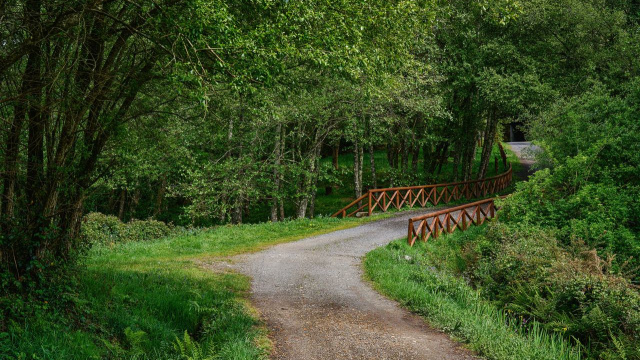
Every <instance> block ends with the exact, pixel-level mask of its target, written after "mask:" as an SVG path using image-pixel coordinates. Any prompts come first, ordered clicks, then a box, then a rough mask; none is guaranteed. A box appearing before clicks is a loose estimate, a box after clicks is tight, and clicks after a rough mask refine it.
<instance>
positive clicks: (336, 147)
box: [332, 140, 340, 170]
mask: <svg viewBox="0 0 640 360" xmlns="http://www.w3.org/2000/svg"><path fill="white" fill-rule="evenodd" d="M332 150H333V168H334V169H335V170H338V169H339V168H340V164H339V163H338V157H339V156H340V140H338V142H337V143H336V145H334V146H333V149H332Z"/></svg>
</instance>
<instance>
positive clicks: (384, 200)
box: [382, 190, 387, 211]
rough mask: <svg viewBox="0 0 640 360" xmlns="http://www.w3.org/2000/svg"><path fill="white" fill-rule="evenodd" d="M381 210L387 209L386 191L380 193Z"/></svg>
mask: <svg viewBox="0 0 640 360" xmlns="http://www.w3.org/2000/svg"><path fill="white" fill-rule="evenodd" d="M382 211H387V191H386V190H385V191H384V192H383V193H382Z"/></svg>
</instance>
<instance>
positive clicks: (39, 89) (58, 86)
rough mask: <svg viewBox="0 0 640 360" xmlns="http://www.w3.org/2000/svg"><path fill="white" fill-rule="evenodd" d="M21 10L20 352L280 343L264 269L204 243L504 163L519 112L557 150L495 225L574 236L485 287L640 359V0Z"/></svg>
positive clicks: (86, 4) (6, 172)
mask: <svg viewBox="0 0 640 360" xmlns="http://www.w3.org/2000/svg"><path fill="white" fill-rule="evenodd" d="M0 24H1V25H2V26H0V124H1V125H0V350H1V351H2V353H0V357H5V356H4V353H8V354H11V357H17V358H34V357H39V358H52V357H53V358H60V357H63V358H64V357H70V356H75V355H74V354H82V355H86V357H89V358H90V357H102V358H109V357H112V358H123V357H124V358H127V357H129V358H136V357H145V356H146V357H150V358H153V357H157V356H164V354H167V356H174V355H175V356H176V357H180V356H182V357H183V358H185V357H187V358H189V357H192V358H198V357H201V358H202V357H204V358H206V357H207V356H208V355H209V352H210V351H213V353H214V355H215V356H218V357H226V356H231V355H229V354H231V353H227V351H230V352H233V353H234V354H245V355H246V356H249V357H251V356H260V354H262V352H261V350H259V349H260V348H261V346H262V345H260V344H262V341H260V340H258V345H256V344H255V340H254V339H261V338H263V335H262V334H263V330H260V328H259V326H258V327H256V323H255V320H254V319H253V317H252V316H251V315H250V312H249V311H248V310H247V308H246V307H245V306H244V305H242V306H241V305H238V304H241V303H242V302H243V301H244V299H243V292H244V291H246V288H247V282H246V279H242V278H240V277H237V276H236V275H228V274H209V273H204V272H203V271H202V270H201V269H200V268H199V267H198V266H199V265H196V264H195V263H194V262H193V259H194V258H198V259H200V260H202V258H206V257H207V256H223V255H229V254H235V253H239V252H243V251H253V250H256V249H258V248H261V247H262V246H267V245H268V244H273V243H277V242H280V241H287V240H292V239H294V238H297V236H303V235H309V234H312V233H313V232H314V231H325V230H326V231H328V230H329V229H335V228H339V227H340V226H350V224H355V223H357V222H358V221H364V220H346V221H345V222H344V223H340V224H339V223H338V222H337V221H338V220H330V219H325V218H322V219H318V220H314V221H310V220H306V219H313V218H316V217H317V215H319V214H330V213H332V212H334V211H336V210H338V209H339V208H340V207H342V206H343V205H345V204H346V203H348V202H349V200H350V199H353V198H357V197H359V196H360V195H361V194H363V193H364V192H365V191H366V190H367V189H368V188H375V187H380V186H397V185H415V184H425V183H431V182H438V181H445V182H450V181H464V180H471V179H477V178H484V177H487V176H491V175H492V174H493V173H495V172H499V170H498V171H496V170H495V168H494V167H493V164H494V161H495V159H496V155H497V154H498V152H497V151H498V150H496V145H497V144H498V145H499V144H500V140H501V139H504V138H505V137H509V133H510V130H511V132H513V133H514V134H515V133H517V132H518V130H522V131H524V132H525V133H526V135H527V137H528V138H529V139H533V140H535V141H536V142H537V143H538V145H539V146H541V147H542V149H543V156H542V157H541V158H539V159H538V164H539V166H540V169H541V170H540V171H538V173H537V174H536V175H535V176H533V177H532V179H531V180H530V181H529V182H527V183H522V184H521V185H518V186H517V189H516V191H515V193H514V194H513V196H511V197H510V198H509V199H508V200H506V201H504V203H503V210H502V215H501V219H500V223H501V226H502V227H499V228H497V229H503V230H504V232H505V233H508V234H512V238H509V239H507V238H501V237H500V236H499V235H497V234H495V233H493V232H491V231H488V230H487V231H488V232H487V234H484V235H482V237H484V238H487V239H489V240H488V241H489V243H490V244H492V246H494V247H496V248H500V247H502V246H506V245H504V244H507V243H510V242H514V245H513V246H515V247H517V246H520V245H519V244H520V242H522V244H529V241H530V240H531V239H530V237H529V235H527V234H528V232H527V231H531V232H534V231H537V232H539V233H540V234H541V236H542V235H544V236H545V238H548V240H549V241H548V242H547V243H545V244H538V243H535V242H534V243H532V244H531V247H526V248H523V249H522V251H523V252H525V253H526V252H529V251H531V252H532V253H533V254H534V255H535V254H537V253H545V254H546V251H547V250H548V251H556V250H557V251H558V254H566V256H565V255H562V256H560V255H558V257H552V258H546V257H544V259H543V260H544V261H542V260H541V262H540V263H534V264H531V266H534V267H536V269H535V271H536V272H535V274H533V275H532V274H528V273H526V272H525V273H522V274H520V273H517V272H516V273H515V274H518V275H517V276H523V277H525V278H527V276H531V278H528V279H529V282H528V283H531V284H537V285H536V286H537V287H536V288H528V287H526V286H525V285H526V284H519V283H518V281H519V280H518V279H517V277H515V278H510V277H508V276H505V277H500V276H499V274H494V275H491V276H492V277H491V279H492V280H491V281H489V280H488V278H482V279H484V280H482V281H481V280H480V279H475V278H468V279H467V281H468V284H469V285H470V286H472V287H477V288H478V289H480V288H483V289H485V290H483V291H485V292H483V296H486V298H487V301H492V302H493V303H494V305H496V306H497V307H498V308H500V309H502V308H504V309H510V310H512V311H513V312H515V313H517V316H523V317H526V318H532V319H535V321H534V322H533V323H539V324H541V325H540V326H541V328H545V329H546V330H545V331H552V332H553V331H555V330H553V326H555V325H553V324H555V323H558V324H561V325H562V324H564V325H567V326H566V327H567V330H566V335H562V336H563V338H566V339H568V341H569V342H571V343H572V344H573V345H575V346H577V347H579V348H580V349H582V350H581V351H583V354H584V355H585V356H587V357H591V358H594V359H595V358H602V359H607V360H608V359H616V358H619V359H623V358H626V359H633V358H636V359H637V358H638V357H639V356H640V355H638V354H639V353H640V350H638V345H637V344H640V339H639V338H638V320H637V311H636V310H637V304H636V303H635V299H636V295H630V294H637V290H638V286H639V285H640V283H638V282H639V281H640V275H638V274H640V272H639V271H638V269H639V268H640V242H639V241H638V236H639V234H640V202H638V201H637V199H638V198H640V183H639V180H638V179H640V172H639V170H638V169H640V138H639V137H638V136H639V135H638V134H640V128H639V126H640V122H638V119H639V118H640V7H639V4H638V1H637V0H471V1H470V0H449V1H435V0H421V1H387V0H368V1H367V2H366V6H363V2H362V1H356V0H342V1H338V2H336V1H318V0H309V1H275V0H251V1H248V0H228V1H227V0H139V1H130V0H91V1H88V0H74V1H69V0H4V1H0ZM512 125H513V127H512ZM510 156H511V155H510ZM372 160H373V161H372ZM500 168H501V169H503V168H504V167H503V165H502V164H500ZM292 219H297V220H299V221H293V220H292ZM267 221H269V222H271V223H272V224H264V222H267ZM247 223H254V224H256V225H243V226H241V227H238V228H227V227H226V226H227V225H230V224H233V225H236V224H247ZM258 223H263V224H258ZM276 223H280V224H276ZM309 224H314V225H313V226H312V225H309ZM316 225H317V228H315V226H316ZM252 226H254V227H252ZM307 227H308V228H307ZM192 229H199V230H192ZM206 229H208V230H206ZM232 229H237V231H239V233H234V231H236V230H232ZM503 230H500V231H503ZM190 232H195V233H194V234H191V235H189V234H190ZM498 232H499V231H498ZM510 236H511V235H510ZM554 241H555V244H557V246H555V245H554V247H551V248H547V247H544V246H546V245H548V244H552V243H554ZM522 246H524V245H522ZM536 249H538V250H536ZM487 251H488V250H487ZM491 251H496V250H495V249H491ZM474 254H475V253H474ZM498 255H499V254H497V253H492V252H490V251H488V252H484V253H479V254H475V255H474V256H476V257H477V259H476V260H477V261H478V264H481V263H482V259H483V258H486V259H493V256H495V257H496V258H497V257H498ZM556 255H557V254H556V253H554V255H553V256H556ZM514 256H515V255H514ZM541 256H542V255H541ZM544 256H551V255H548V254H546V255H544ZM583 257H588V258H589V259H591V260H590V261H591V263H590V264H591V265H589V266H587V265H585V266H584V267H581V265H579V264H578V263H577V262H576V261H577V260H575V259H582V258H583ZM533 258H536V257H535V256H534V257H533ZM574 260H575V261H574ZM584 261H587V260H584ZM561 263H562V264H565V263H566V264H565V265H564V266H563V267H561V268H562V269H563V271H565V272H560V271H559V270H557V269H556V266H555V265H553V266H552V265H550V264H561ZM468 266H469V269H472V268H474V266H475V265H474V262H473V261H472V260H471V259H470V260H469V261H468ZM549 269H551V270H549ZM570 269H574V271H573V272H570V271H569V270H570ZM589 269H590V270H589ZM469 271H471V270H469ZM567 272H568V273H567ZM561 274H564V275H562V276H567V278H562V276H561ZM570 274H581V275H580V276H583V278H580V279H577V278H571V277H569V275H570ZM536 276H537V277H536ZM561 280H562V281H565V282H562V281H561ZM492 281H493V282H495V284H494V285H492V284H493V282H492ZM528 283H527V284H528ZM516 285H518V286H519V287H518V290H517V291H516V290H513V291H514V292H513V293H511V292H505V291H507V290H506V289H510V288H511V287H512V286H516ZM520 285H522V286H520ZM563 286H567V287H570V288H572V289H574V290H575V292H572V293H571V294H573V295H571V296H570V294H569V293H565V289H564V288H563ZM147 288H148V289H147ZM189 289H195V290H193V292H189V291H190V290H189ZM491 289H494V290H491ZM594 289H598V290H597V291H594ZM491 291H493V292H491ZM634 291H635V292H634ZM173 294H177V295H173ZM559 294H564V295H566V297H562V298H558V297H557V296H558V295H559ZM564 295H563V296H564ZM614 299H618V300H615V301H614ZM592 305H593V306H592ZM621 309H624V311H623V310H621ZM543 314H551V315H552V316H553V318H545V316H547V315H543ZM227 315H229V316H230V318H225V316H227ZM556 315H557V316H556ZM612 319H613V320H612ZM564 327H565V326H563V327H562V328H563V329H564ZM185 330H186V333H185ZM176 337H177V338H176ZM58 339H61V340H58ZM178 339H179V340H178ZM196 344H197V345H196ZM71 349H72V350H71ZM211 349H213V350H211ZM34 354H35V355H34ZM245 355H242V356H245ZM78 356H80V355H78ZM215 356H214V357H215ZM238 356H240V355H238Z"/></svg>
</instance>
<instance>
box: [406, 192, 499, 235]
mask: <svg viewBox="0 0 640 360" xmlns="http://www.w3.org/2000/svg"><path fill="white" fill-rule="evenodd" d="M497 210H498V209H497V208H496V205H495V203H494V199H486V200H481V201H476V202H472V203H469V204H464V205H460V206H456V207H452V208H449V209H444V210H440V211H435V212H432V213H428V214H425V215H421V216H416V217H413V218H411V219H409V231H408V234H407V242H408V243H409V245H410V246H413V244H415V242H416V240H418V239H420V240H422V241H427V240H428V239H429V238H430V237H434V238H437V237H438V236H439V235H440V234H441V233H443V232H444V233H447V234H450V233H452V232H454V231H455V230H456V229H460V230H462V231H464V230H467V229H468V228H469V226H471V225H476V226H478V225H482V224H483V223H484V222H485V221H486V220H487V219H491V218H493V217H495V216H496V211H497Z"/></svg>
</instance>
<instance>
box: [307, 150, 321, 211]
mask: <svg viewBox="0 0 640 360" xmlns="http://www.w3.org/2000/svg"><path fill="white" fill-rule="evenodd" d="M321 148H322V146H320V145H318V146H317V148H316V156H315V162H316V164H315V167H314V171H313V184H312V187H311V199H310V200H309V217H310V218H311V219H313V218H314V216H315V214H316V195H317V193H318V190H317V187H318V177H319V175H320V172H319V168H320V150H321Z"/></svg>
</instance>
